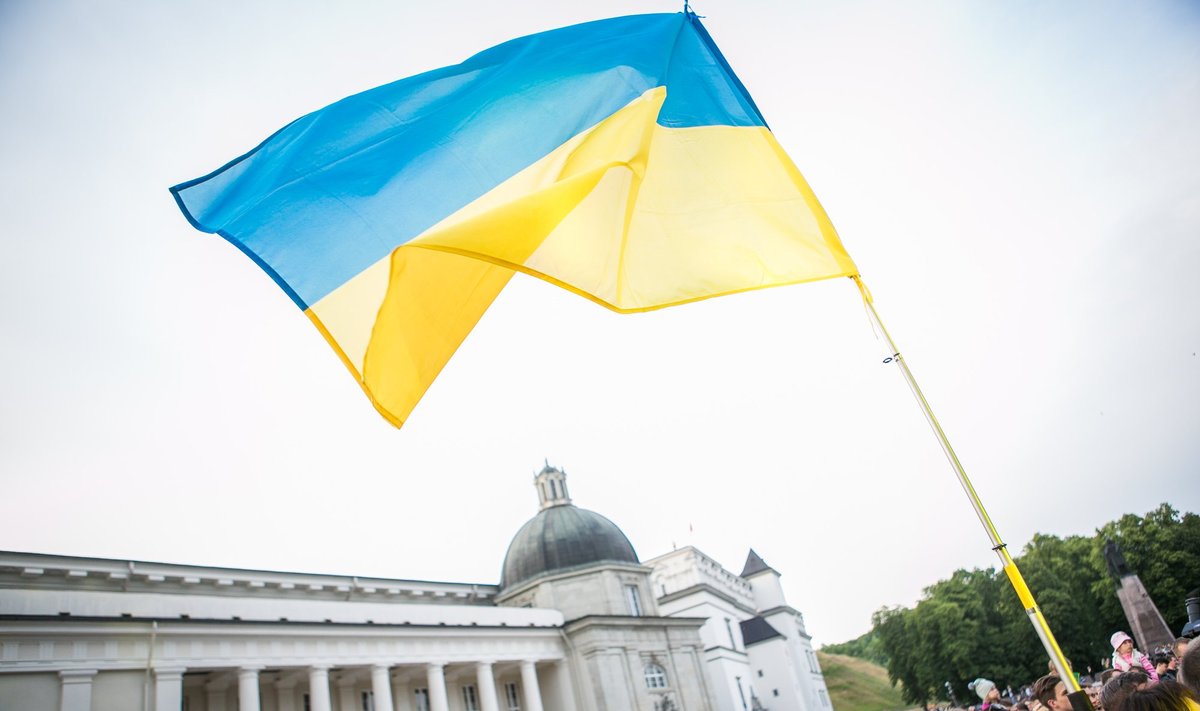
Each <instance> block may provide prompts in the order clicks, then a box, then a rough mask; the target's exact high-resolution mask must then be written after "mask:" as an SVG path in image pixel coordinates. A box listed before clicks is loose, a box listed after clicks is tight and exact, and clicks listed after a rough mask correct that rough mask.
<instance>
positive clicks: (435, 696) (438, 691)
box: [425, 663, 450, 711]
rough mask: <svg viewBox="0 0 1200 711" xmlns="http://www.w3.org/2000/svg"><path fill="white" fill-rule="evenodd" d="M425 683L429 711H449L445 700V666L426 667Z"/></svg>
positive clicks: (432, 665) (431, 665) (436, 664)
mask: <svg viewBox="0 0 1200 711" xmlns="http://www.w3.org/2000/svg"><path fill="white" fill-rule="evenodd" d="M425 682H426V683H427V684H428V685H429V711H450V704H449V702H448V701H447V700H446V665H445V664H438V663H434V664H429V665H427V666H426V667H425Z"/></svg>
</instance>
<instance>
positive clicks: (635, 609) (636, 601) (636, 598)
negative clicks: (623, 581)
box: [625, 585, 642, 617]
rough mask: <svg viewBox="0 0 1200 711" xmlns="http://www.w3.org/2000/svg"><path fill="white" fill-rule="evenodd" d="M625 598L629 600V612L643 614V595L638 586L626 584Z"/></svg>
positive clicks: (637, 614)
mask: <svg viewBox="0 0 1200 711" xmlns="http://www.w3.org/2000/svg"><path fill="white" fill-rule="evenodd" d="M625 598H626V600H628V602H629V614H631V615H633V616H634V617H641V616H642V596H641V595H640V594H639V593H638V586H636V585H626V586H625Z"/></svg>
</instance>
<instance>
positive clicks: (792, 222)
mask: <svg viewBox="0 0 1200 711" xmlns="http://www.w3.org/2000/svg"><path fill="white" fill-rule="evenodd" d="M171 191H172V193H173V194H174V195H175V199H176V201H177V202H178V204H179V206H180V208H181V209H182V210H183V212H184V214H185V215H186V216H187V218H188V219H189V220H190V221H191V223H192V224H193V225H194V226H195V227H196V228H198V229H200V230H203V231H206V232H215V233H217V234H220V235H221V236H223V237H225V238H226V239H227V240H229V241H230V242H232V243H233V244H235V245H237V246H238V247H239V248H240V249H241V250H242V251H244V252H245V253H246V254H247V255H248V256H249V257H250V258H251V259H253V260H254V261H255V262H256V263H257V264H258V265H259V266H260V267H262V268H263V269H264V270H265V271H266V272H267V273H268V274H270V275H271V277H272V278H273V279H274V280H275V281H276V282H277V283H278V284H279V286H280V287H281V288H282V289H283V290H284V291H285V292H287V294H288V296H290V297H291V299H292V300H293V301H294V302H295V303H296V305H297V306H299V307H300V308H301V309H303V310H304V312H305V313H306V314H307V315H308V317H309V318H310V319H311V320H312V322H313V323H314V324H315V325H316V326H317V328H318V329H319V330H320V332H321V333H322V334H323V335H324V336H325V338H326V339H328V341H329V343H330V345H332V346H333V347H334V349H335V350H336V351H337V352H338V354H339V355H340V356H341V358H342V361H343V362H344V363H345V364H346V367H347V368H349V369H350V372H351V373H353V375H354V377H355V378H356V379H357V380H358V382H359V383H360V384H361V385H362V387H363V389H364V390H365V391H366V393H367V395H368V397H370V399H371V401H372V403H374V405H375V407H376V408H377V409H378V410H379V411H380V413H382V414H383V416H384V417H386V418H387V419H388V420H389V421H390V422H392V423H393V424H395V425H396V426H400V425H401V424H402V423H403V421H404V420H405V419H406V418H407V417H408V415H409V413H410V412H411V411H412V409H413V407H414V406H415V405H416V403H417V401H418V400H419V399H420V398H421V396H422V395H423V394H424V392H425V390H426V389H427V388H428V387H429V385H430V383H432V382H433V379H434V378H435V377H436V376H437V374H438V373H439V372H440V371H441V369H442V367H443V366H444V365H445V364H446V362H447V361H448V360H449V359H450V357H451V355H453V353H454V351H455V350H456V349H457V348H458V346H459V344H461V343H462V341H463V339H464V338H466V336H467V334H468V333H470V331H471V329H472V328H473V327H474V326H475V323H476V322H477V321H478V320H479V318H480V317H481V316H482V315H483V313H484V312H485V311H486V310H487V308H488V306H490V305H491V303H492V301H493V300H494V299H495V298H496V296H497V294H499V293H500V291H501V290H502V289H503V288H504V286H505V285H506V284H507V283H508V280H509V278H510V277H511V276H512V275H513V273H514V272H518V271H520V272H525V273H527V274H531V275H533V276H536V277H538V278H541V279H545V280H546V281H549V282H551V283H554V284H557V285H559V286H561V287H564V288H566V289H569V290H571V291H573V292H575V293H577V294H579V295H581V296H584V297H586V298H588V299H591V300H592V301H595V302H597V303H599V304H601V305H603V306H606V307H608V308H610V309H613V310H614V311H619V312H638V311H647V310H651V309H657V308H662V307H665V306H671V305H674V304H681V303H686V302H689V301H696V300H699V299H705V298H709V297H712V296H719V295H722V294H730V293H735V292H740V291H747V290H750V289H759V288H764V287H768V286H778V285H783V284H794V283H798V282H804V281H813V280H817V279H828V278H832V277H839V276H854V275H856V274H857V268H856V267H855V266H854V263H853V261H852V260H851V259H850V257H849V255H848V254H847V253H846V251H845V250H844V249H843V247H842V245H841V242H840V241H839V239H838V237H837V234H836V232H835V231H834V229H833V226H832V224H830V222H829V219H828V217H827V216H826V215H825V212H824V211H823V210H822V208H821V206H820V204H819V203H818V202H817V200H816V198H815V197H814V195H813V193H812V191H811V190H810V189H809V187H808V185H807V183H805V181H804V178H803V177H801V175H800V173H799V171H798V170H797V169H796V167H795V166H794V165H793V164H792V162H791V160H789V158H788V157H787V155H786V154H785V153H784V152H783V150H782V148H780V146H779V144H778V143H777V142H776V141H775V137H774V136H773V135H772V134H771V132H770V130H769V129H768V128H767V125H766V122H765V121H764V120H763V118H762V116H761V114H760V113H759V111H758V109H757V107H756V106H755V105H754V102H753V101H752V100H751V98H750V95H749V94H748V93H747V92H746V90H745V88H744V87H743V86H742V84H741V82H740V81H738V79H737V77H736V76H735V75H734V73H733V71H732V69H731V68H730V67H729V65H728V64H727V63H726V61H725V59H724V58H723V57H722V55H721V53H720V51H719V50H718V49H717V47H716V45H715V44H714V43H713V42H712V39H711V38H710V37H709V35H708V33H707V32H706V31H705V29H704V27H703V26H702V25H701V24H700V21H699V19H698V18H697V17H696V16H695V15H694V14H692V13H690V12H689V13H682V14H661V15H637V16H631V17H621V18H615V19H609V20H601V21H597V22H590V23H586V24H582V25H575V26H572V27H566V28H563V29H558V30H553V31H549V32H543V33H540V34H535V35H530V36H528V37H523V38H520V39H515V40H512V41H510V42H506V43H504V44H501V45H499V46H496V47H493V48H491V49H488V50H486V51H484V52H481V53H480V54H477V55H475V56H474V57H471V58H470V59H468V60H466V61H465V62H463V63H462V64H459V65H456V66H452V67H445V68H443V69H436V70H433V71H430V72H427V73H425V74H420V75H417V76H413V77H409V78H407V79H402V80H400V81H397V82H394V83H391V84H387V85H385V86H381V87H378V88H376V89H372V90H370V91H366V92H364V93H361V94H358V95H355V96H351V97H349V98H346V99H343V100H341V101H338V102H337V103H334V104H332V105H330V106H327V107H325V108H324V109H321V110H319V111H315V112H313V113H311V114H309V115H307V116H304V117H302V118H300V119H297V120H296V121H294V122H292V123H291V124H289V125H288V126H286V127H284V128H283V129H281V130H280V131H278V132H277V133H275V134H274V135H272V136H271V137H270V138H268V139H267V140H266V141H264V142H263V143H262V144H261V145H260V146H258V147H257V148H255V149H254V150H252V151H250V152H249V153H247V154H246V155H244V156H242V157H240V158H237V159H236V160H234V161H232V162H230V163H229V164H227V165H226V166H224V167H223V168H221V169H219V170H217V171H216V172H214V173H212V174H210V175H207V176H204V177H202V178H198V179H196V180H193V181H190V182H187V183H183V184H181V185H178V186H176V187H174V188H172V189H171Z"/></svg>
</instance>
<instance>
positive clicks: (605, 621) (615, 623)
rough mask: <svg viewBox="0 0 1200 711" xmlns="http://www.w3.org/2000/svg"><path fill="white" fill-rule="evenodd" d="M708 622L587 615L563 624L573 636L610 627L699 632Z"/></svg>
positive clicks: (675, 618)
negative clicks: (588, 630) (666, 628)
mask: <svg viewBox="0 0 1200 711" xmlns="http://www.w3.org/2000/svg"><path fill="white" fill-rule="evenodd" d="M705 622H708V618H707V617H629V616H625V615H587V616H585V617H577V618H576V619H574V620H568V621H567V622H566V623H565V624H563V630H565V631H566V633H567V634H574V633H575V632H580V631H582V630H584V629H587V628H589V627H610V628H622V629H628V628H630V627H642V628H647V627H650V628H662V627H668V628H680V629H696V630H699V629H700V628H701V627H703V626H704V623H705Z"/></svg>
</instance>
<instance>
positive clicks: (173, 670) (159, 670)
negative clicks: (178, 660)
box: [154, 667, 187, 679]
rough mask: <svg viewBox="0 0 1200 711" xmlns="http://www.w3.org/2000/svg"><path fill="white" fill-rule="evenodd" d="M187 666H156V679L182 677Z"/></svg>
mask: <svg viewBox="0 0 1200 711" xmlns="http://www.w3.org/2000/svg"><path fill="white" fill-rule="evenodd" d="M185 671H187V667H154V678H155V679H174V678H176V677H182V676H183V673H184V672H185Z"/></svg>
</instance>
